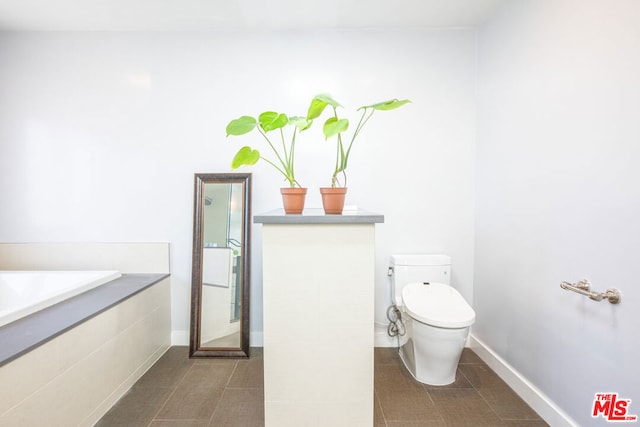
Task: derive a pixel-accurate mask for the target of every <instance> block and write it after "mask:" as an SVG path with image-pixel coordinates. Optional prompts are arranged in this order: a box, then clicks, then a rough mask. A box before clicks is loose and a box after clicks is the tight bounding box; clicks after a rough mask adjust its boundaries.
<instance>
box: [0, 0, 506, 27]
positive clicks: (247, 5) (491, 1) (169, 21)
mask: <svg viewBox="0 0 640 427" xmlns="http://www.w3.org/2000/svg"><path fill="white" fill-rule="evenodd" d="M503 1H504V0H323V1H322V2H311V1H308V0H0V31H2V30H5V31H47V30H52V31H58V30H60V31H64V30H70V31H183V30H224V29H242V30H291V29H294V30H298V29H327V28H398V27H475V26H478V25H480V24H482V23H483V22H484V21H485V20H486V19H487V18H488V17H489V16H490V15H491V14H492V13H493V12H494V11H495V9H496V8H497V7H498V5H499V4H500V3H502V2H503Z"/></svg>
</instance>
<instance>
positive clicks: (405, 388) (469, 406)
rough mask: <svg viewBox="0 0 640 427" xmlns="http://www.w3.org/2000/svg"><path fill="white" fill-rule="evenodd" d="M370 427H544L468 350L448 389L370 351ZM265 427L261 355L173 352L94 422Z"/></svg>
mask: <svg viewBox="0 0 640 427" xmlns="http://www.w3.org/2000/svg"><path fill="white" fill-rule="evenodd" d="M374 361H375V362H374V372H375V375H374V389H375V391H374V399H375V400H374V426H375V427H414V426H423V427H440V426H449V427H457V426H460V427H464V426H473V427H476V426H490V427H499V426H505V427H543V426H547V424H546V423H545V422H544V421H543V420H542V419H540V417H539V416H538V415H537V414H536V413H535V412H534V411H533V410H532V409H531V408H530V407H529V406H528V405H527V404H526V403H525V402H524V401H523V400H522V399H520V397H518V396H517V394H516V393H515V392H514V391H513V390H511V389H510V388H509V387H508V386H507V384H506V383H505V382H504V381H503V380H502V379H500V378H499V377H498V376H497V375H496V374H495V373H494V372H493V371H492V370H491V369H489V367H488V366H487V365H486V364H485V363H484V362H483V361H482V360H481V359H480V358H479V357H478V356H477V355H476V354H475V353H474V352H473V351H471V350H470V349H465V350H464V351H463V353H462V357H461V358H460V364H459V366H458V372H457V375H456V381H455V382H454V383H453V384H451V385H448V386H429V385H425V384H420V383H419V382H417V381H416V380H415V379H414V378H413V377H412V376H411V374H410V373H409V372H408V371H407V369H406V368H405V367H404V365H403V363H402V361H401V360H400V357H399V355H398V352H397V349H395V348H376V349H375V351H374ZM263 425H264V365H263V352H262V349H261V348H252V349H251V358H250V359H189V357H188V348H187V347H172V348H171V349H169V350H168V351H167V353H165V354H164V355H163V356H162V357H161V358H160V360H159V361H158V362H157V363H156V364H155V365H154V366H153V367H151V369H149V371H148V372H147V373H146V374H145V375H144V376H143V377H142V378H141V379H140V380H139V381H138V382H137V383H136V384H135V385H134V386H133V387H132V389H131V390H130V391H129V392H128V393H127V394H126V395H125V396H123V397H122V399H120V401H119V402H118V403H116V405H114V407H113V408H112V409H111V410H110V411H109V412H108V413H107V414H106V415H105V416H104V417H103V418H102V419H101V420H100V421H99V422H98V424H97V426H99V427H105V426H106V427H109V426H127V427H137V426H140V427H205V426H229V427H234V426H242V427H245V426H248V427H251V426H256V427H262V426H263Z"/></svg>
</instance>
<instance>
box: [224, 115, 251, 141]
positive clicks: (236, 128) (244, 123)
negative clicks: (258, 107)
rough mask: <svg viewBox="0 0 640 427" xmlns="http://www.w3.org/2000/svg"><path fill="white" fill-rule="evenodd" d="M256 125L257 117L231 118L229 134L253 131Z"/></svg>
mask: <svg viewBox="0 0 640 427" xmlns="http://www.w3.org/2000/svg"><path fill="white" fill-rule="evenodd" d="M254 127H256V119H254V118H253V117H250V116H242V117H240V118H238V119H235V120H231V121H230V122H229V124H228V125H227V136H229V135H244V134H245V133H248V132H251V131H252V130H253V128H254Z"/></svg>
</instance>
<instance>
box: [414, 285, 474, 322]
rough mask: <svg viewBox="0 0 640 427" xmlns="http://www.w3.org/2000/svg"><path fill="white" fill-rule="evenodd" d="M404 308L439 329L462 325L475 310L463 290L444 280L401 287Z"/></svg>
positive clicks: (416, 317) (471, 320)
mask: <svg viewBox="0 0 640 427" xmlns="http://www.w3.org/2000/svg"><path fill="white" fill-rule="evenodd" d="M402 301H403V302H404V306H405V309H406V310H407V312H408V313H409V314H410V315H411V317H413V318H414V319H416V320H418V321H420V322H422V323H426V324H428V325H432V326H438V327H440V328H463V327H466V326H470V325H472V324H473V322H474V321H475V320H476V313H475V312H474V311H473V308H471V306H470V305H469V304H468V303H467V301H465V299H464V298H463V297H462V295H460V293H459V292H458V291H457V290H455V289H454V288H452V287H451V286H449V285H445V284H442V283H426V284H425V283H422V282H418V283H410V284H408V285H406V286H405V287H404V289H402Z"/></svg>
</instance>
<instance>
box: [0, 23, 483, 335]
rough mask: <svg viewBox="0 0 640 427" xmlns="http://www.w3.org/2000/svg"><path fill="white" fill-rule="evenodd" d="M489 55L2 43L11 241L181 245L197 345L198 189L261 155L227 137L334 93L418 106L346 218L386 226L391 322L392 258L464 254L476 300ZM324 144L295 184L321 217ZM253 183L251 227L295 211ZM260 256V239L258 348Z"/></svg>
mask: <svg viewBox="0 0 640 427" xmlns="http://www.w3.org/2000/svg"><path fill="white" fill-rule="evenodd" d="M475 49H476V40H475V32H474V31H473V30H450V31H426V30H424V31H423V30H406V31H404V30H398V31H374V30H370V31H354V32H350V31H327V32H306V33H238V32H221V33H100V32H93V33H83V32H74V33H64V32H56V33H46V32H45V33H0V93H1V94H2V95H1V96H0V200H1V208H0V241H2V242H32V241H37V242H55V241H106V242H110V241H115V242H123V241H124V242H126V241H132V242H147V241H168V242H170V243H171V268H172V279H171V284H172V315H173V320H172V322H173V330H174V338H176V339H178V340H182V342H183V343H186V342H187V341H186V339H187V331H188V325H189V288H190V283H189V282H190V270H191V255H190V253H191V238H192V236H191V233H192V221H193V219H192V206H193V174H194V173H195V172H228V171H229V170H230V169H229V164H230V161H231V158H232V155H233V154H234V153H235V151H236V150H237V149H238V148H239V147H240V146H241V145H243V144H246V143H248V142H249V141H248V140H247V139H244V140H240V139H238V140H232V139H230V140H228V141H227V140H225V133H224V129H225V126H226V124H227V122H228V121H229V120H230V119H232V118H235V117H238V116H240V115H243V114H252V115H257V114H258V113H260V112H262V111H264V110H267V109H277V110H281V111H283V112H286V113H288V114H300V115H304V114H305V113H306V109H307V106H308V102H309V100H310V98H311V97H312V96H313V95H315V94H317V93H319V92H329V93H331V94H333V95H334V96H335V97H336V98H337V99H338V100H339V101H341V102H342V103H343V105H345V106H349V107H353V108H352V109H355V107H358V106H360V105H363V104H368V103H371V102H376V101H380V100H385V99H388V98H392V97H399V98H410V99H411V100H412V101H413V103H412V104H411V105H409V106H406V107H403V109H401V110H397V111H392V112H381V113H376V115H377V117H374V118H373V119H372V121H371V122H370V123H369V125H368V128H366V129H365V131H364V133H363V134H362V135H361V139H360V141H359V142H358V144H359V145H358V146H357V147H356V148H355V149H354V150H355V152H354V153H353V157H352V161H351V171H350V175H349V194H348V196H347V203H348V204H357V205H359V206H361V207H363V208H366V209H368V210H373V211H377V212H381V213H383V214H385V219H386V222H385V224H383V225H380V226H379V227H378V232H377V271H376V294H377V296H378V301H377V318H378V319H379V320H380V321H382V319H384V310H385V308H386V306H387V305H388V304H389V291H388V283H387V277H386V267H387V263H388V256H389V254H391V253H397V252H445V253H448V254H450V255H452V256H453V261H454V263H455V275H454V280H455V282H456V286H458V287H459V288H460V289H461V291H462V293H463V294H464V295H465V296H466V297H467V298H468V299H469V300H471V299H472V274H473V273H472V268H473V265H472V264H473V199H474V197H473V173H474V165H473V156H474V143H475V141H474V134H475V131H474V126H475V122H474V121H475V104H474V102H475V98H474V97H475V64H476V60H475ZM309 132H310V134H309V135H304V136H306V138H302V139H299V145H298V147H299V154H300V157H299V163H298V165H299V169H298V177H299V179H300V180H302V181H303V183H305V184H306V185H307V186H308V187H310V193H309V196H308V199H307V203H308V206H312V207H313V206H315V207H319V206H320V197H319V194H318V192H317V188H318V187H319V186H321V185H327V184H328V183H329V178H330V174H331V168H332V166H333V146H331V145H328V144H329V143H325V142H324V141H323V140H322V137H321V135H320V127H319V126H316V127H315V128H313V129H311V130H310V131H309ZM261 147H262V148H264V146H261ZM251 171H252V172H254V193H253V194H254V199H253V202H254V205H253V208H254V212H255V213H260V212H264V211H267V210H271V209H275V208H278V207H280V206H281V201H280V196H279V194H278V188H279V187H280V186H281V185H282V180H281V179H280V178H279V176H278V175H276V173H275V172H274V171H273V170H272V169H270V168H269V167H268V166H266V165H258V166H257V167H255V168H253V169H252V170H251ZM389 193H390V194H389ZM260 244H261V229H260V227H259V226H255V227H254V250H253V263H254V265H253V269H252V275H253V277H252V278H253V285H252V292H253V293H252V331H253V336H254V337H257V338H256V340H259V336H260V332H261V330H262V308H261V307H262V292H261V263H262V259H261V255H260V250H259V248H260ZM328 267H330V266H328ZM336 303H337V304H338V305H340V304H342V303H344V304H345V306H344V307H346V308H348V305H349V304H350V302H347V301H341V300H340V299H339V298H337V299H336ZM337 308H338V309H339V308H343V307H341V306H338V307H337Z"/></svg>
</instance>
